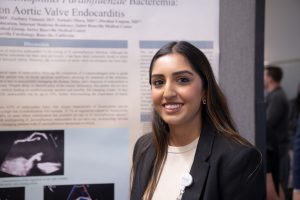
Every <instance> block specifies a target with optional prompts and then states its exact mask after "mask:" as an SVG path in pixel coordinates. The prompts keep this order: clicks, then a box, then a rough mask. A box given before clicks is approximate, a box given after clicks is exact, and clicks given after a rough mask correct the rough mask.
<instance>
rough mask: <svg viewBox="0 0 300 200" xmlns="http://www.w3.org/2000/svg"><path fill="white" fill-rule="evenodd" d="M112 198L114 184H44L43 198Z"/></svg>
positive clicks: (103, 199)
mask: <svg viewBox="0 0 300 200" xmlns="http://www.w3.org/2000/svg"><path fill="white" fill-rule="evenodd" d="M57 199H60V200H114V184H113V183H108V184H80V185H49V186H44V200H57Z"/></svg>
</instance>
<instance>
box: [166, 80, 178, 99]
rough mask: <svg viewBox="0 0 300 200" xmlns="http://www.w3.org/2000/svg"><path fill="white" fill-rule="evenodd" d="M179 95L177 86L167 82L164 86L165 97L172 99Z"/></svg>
mask: <svg viewBox="0 0 300 200" xmlns="http://www.w3.org/2000/svg"><path fill="white" fill-rule="evenodd" d="M176 96H177V92H176V88H175V87H174V85H173V84H171V83H166V85H165V88H164V94H163V97H164V98H165V99H172V98H174V97H176Z"/></svg>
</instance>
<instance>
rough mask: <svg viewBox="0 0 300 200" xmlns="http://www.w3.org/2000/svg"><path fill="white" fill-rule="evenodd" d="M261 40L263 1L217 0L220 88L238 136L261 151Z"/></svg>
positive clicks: (262, 118) (262, 116) (262, 33)
mask: <svg viewBox="0 0 300 200" xmlns="http://www.w3.org/2000/svg"><path fill="white" fill-rule="evenodd" d="M263 37H264V1H263V0H226V1H223V0H221V1H220V65H219V81H220V86H221V87H222V89H223V91H224V92H225V95H226V97H227V99H228V101H229V105H230V109H231V111H232V114H233V118H234V120H235V122H236V124H237V127H238V129H239V132H240V134H241V135H243V136H244V137H245V138H247V139H248V140H249V141H250V142H252V143H256V145H257V146H259V147H260V148H261V149H262V150H263V149H264V144H265V136H264V135H265V134H264V104H263V88H262V87H263V80H262V78H263V76H262V75H263V73H262V72H263Z"/></svg>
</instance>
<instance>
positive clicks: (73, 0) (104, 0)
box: [6, 0, 178, 6]
mask: <svg viewBox="0 0 300 200" xmlns="http://www.w3.org/2000/svg"><path fill="white" fill-rule="evenodd" d="M6 1H9V2H16V3H17V2H25V3H31V4H40V3H47V4H49V3H64V4H66V3H68V4H87V5H90V6H93V5H136V6H177V5H178V0H6Z"/></svg>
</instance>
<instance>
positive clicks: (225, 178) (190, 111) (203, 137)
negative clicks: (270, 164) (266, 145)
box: [131, 41, 265, 200]
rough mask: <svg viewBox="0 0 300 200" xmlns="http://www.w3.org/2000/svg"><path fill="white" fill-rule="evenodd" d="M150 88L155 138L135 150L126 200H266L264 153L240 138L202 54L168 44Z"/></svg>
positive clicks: (152, 68)
mask: <svg viewBox="0 0 300 200" xmlns="http://www.w3.org/2000/svg"><path fill="white" fill-rule="evenodd" d="M149 82H150V85H151V95H152V101H153V106H154V114H153V122H152V127H153V131H152V133H151V134H146V135H144V136H142V137H141V138H140V139H139V140H138V141H137V143H136V145H135V148H134V153H133V168H132V188H131V200H140V199H144V200H150V199H153V200H158V199H159V200H160V199H161V200H175V199H187V200H193V199H197V200H198V199H203V200H204V199H205V200H227V199H228V200H233V199H241V200H242V199H243V200H247V199H249V200H250V199H251V200H253V199H255V200H259V199H265V194H264V188H265V185H264V175H263V166H262V158H261V154H260V153H259V151H257V150H256V149H255V148H254V147H253V146H252V145H251V144H250V143H249V142H247V141H246V140H245V139H243V138H242V137H241V136H239V135H238V133H237V131H236V129H235V127H234V124H233V122H232V119H231V116H230V114H229V110H228V106H227V103H226V101H225V98H224V96H223V94H222V92H221V90H220V88H219V87H218V85H217V83H216V81H215V78H214V76H213V72H212V69H211V66H210V64H209V62H208V60H207V58H206V57H205V55H204V54H203V53H202V52H201V51H200V50H199V49H197V48H196V47H194V46H193V45H191V44H190V43H188V42H184V41H182V42H171V43H169V44H167V45H165V46H164V47H162V48H161V49H160V50H159V51H158V52H157V53H156V54H155V56H154V57H153V59H152V62H151V65H150V71H149Z"/></svg>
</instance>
